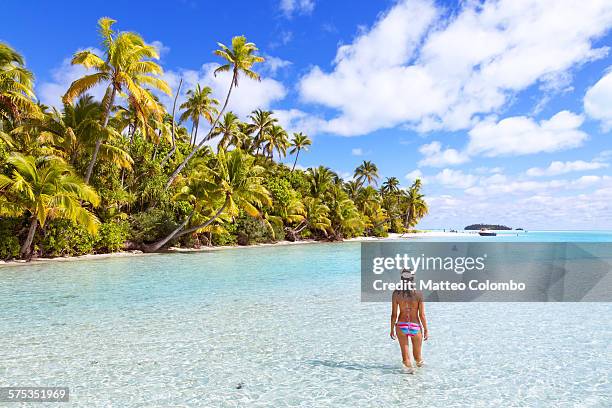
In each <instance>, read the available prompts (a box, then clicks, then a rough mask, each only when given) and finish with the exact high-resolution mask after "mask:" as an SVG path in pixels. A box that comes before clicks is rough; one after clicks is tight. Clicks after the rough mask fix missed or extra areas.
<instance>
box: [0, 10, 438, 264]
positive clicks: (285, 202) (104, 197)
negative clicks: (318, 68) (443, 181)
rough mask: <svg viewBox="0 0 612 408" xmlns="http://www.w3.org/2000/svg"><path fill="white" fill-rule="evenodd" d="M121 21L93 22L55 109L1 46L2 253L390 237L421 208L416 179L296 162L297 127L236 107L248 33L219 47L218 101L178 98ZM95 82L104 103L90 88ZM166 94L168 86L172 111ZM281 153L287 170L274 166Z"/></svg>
mask: <svg viewBox="0 0 612 408" xmlns="http://www.w3.org/2000/svg"><path fill="white" fill-rule="evenodd" d="M114 24H115V21H114V20H111V19H109V18H103V19H101V20H100V21H99V32H100V35H101V36H102V47H101V49H102V50H103V53H102V54H101V55H97V54H94V53H93V52H91V51H81V52H77V53H76V54H75V55H74V57H73V59H72V63H73V64H78V65H82V66H84V67H85V68H87V74H86V75H85V76H84V77H82V78H79V79H77V80H76V81H74V82H73V83H72V84H71V85H70V87H69V88H68V89H67V90H66V93H65V95H64V97H63V104H64V105H63V108H62V109H61V110H58V109H55V108H50V107H47V106H44V105H41V104H40V103H38V102H37V99H36V96H35V94H34V91H33V75H32V73H31V72H29V71H28V70H27V68H26V66H25V61H24V59H23V57H22V56H21V55H20V54H18V53H17V52H16V51H15V50H13V49H12V48H11V47H10V46H8V45H7V44H2V43H0V258H2V259H10V258H16V257H23V258H26V259H29V258H31V257H32V256H66V255H79V254H85V253H100V252H112V251H119V250H122V249H142V250H145V251H157V250H160V249H162V248H165V247H168V246H170V245H175V246H191V247H198V246H202V245H235V244H241V245H246V244H252V243H260V242H270V241H275V240H282V239H288V240H299V239H304V238H312V239H321V240H340V239H343V238H347V237H354V236H359V235H372V236H385V235H386V234H387V233H388V232H403V231H407V230H409V229H410V228H411V227H413V226H414V225H415V224H416V223H417V222H418V221H419V219H420V218H422V217H423V216H424V215H425V214H426V213H427V205H426V203H425V201H424V197H423V195H422V194H421V193H420V189H421V183H420V181H419V180H417V181H416V182H415V183H414V184H413V185H412V186H411V187H410V188H408V189H402V188H400V185H399V184H400V183H399V180H398V179H397V178H395V177H389V178H387V179H386V180H385V181H384V182H383V183H382V185H381V186H380V188H378V182H379V174H378V169H377V167H376V165H375V164H374V163H372V162H369V161H364V162H363V163H362V164H361V165H360V166H359V167H357V169H355V175H354V178H353V179H352V180H349V181H344V180H342V179H341V178H340V177H339V176H338V174H336V173H334V172H332V171H331V170H330V169H329V168H327V167H324V166H319V167H315V168H309V169H308V170H306V171H302V170H299V169H297V168H296V164H297V163H298V159H299V158H300V154H302V155H303V154H305V153H306V152H307V151H308V148H309V146H310V145H311V143H312V142H311V140H310V139H309V138H308V136H306V135H305V134H303V133H294V134H293V135H289V134H288V133H287V132H286V131H285V130H284V129H283V128H282V126H281V125H280V124H279V122H278V120H277V119H276V118H275V117H274V113H273V112H271V111H263V110H260V109H258V110H256V111H254V112H252V114H251V115H249V117H248V118H246V121H242V120H241V119H240V118H239V117H238V116H236V115H235V114H234V113H233V112H231V111H228V110H227V108H228V102H229V100H230V99H231V94H232V90H233V89H234V88H236V87H239V86H240V79H241V78H243V77H248V78H250V79H254V80H259V75H258V74H257V73H256V71H254V70H253V68H254V66H256V64H258V63H260V62H262V61H263V58H262V57H260V56H259V55H257V52H258V49H257V47H256V46H255V44H253V43H249V42H248V41H247V40H246V38H245V37H242V36H240V37H234V38H233V39H232V42H231V44H230V45H229V46H225V45H223V44H220V48H219V49H218V50H216V51H215V52H214V54H215V55H216V56H218V57H220V58H221V60H222V65H220V66H219V68H218V69H217V70H216V72H217V73H218V72H229V73H230V74H231V75H230V77H231V81H230V82H229V83H228V84H227V93H226V95H225V97H224V99H223V100H222V101H219V100H216V99H214V98H212V96H211V95H212V90H211V89H210V88H209V87H207V86H200V85H197V86H196V87H195V89H190V90H188V91H187V92H186V96H187V99H186V100H185V101H184V102H182V103H180V104H177V103H176V100H177V97H178V95H179V92H180V87H181V85H182V80H181V82H180V84H179V89H177V90H175V91H173V90H171V89H170V87H169V86H168V84H167V83H166V82H164V80H163V79H162V77H161V74H162V73H163V71H162V67H161V66H160V65H159V64H158V63H157V60H158V55H157V51H156V50H155V48H154V47H152V46H151V45H149V44H147V43H146V42H145V41H144V40H143V39H142V38H141V37H140V36H139V35H138V34H136V33H132V32H117V31H115V30H114V28H113V26H114ZM100 84H101V85H103V86H104V87H106V93H105V95H104V97H103V98H102V100H100V101H96V100H94V98H93V97H91V96H90V95H88V94H87V92H88V90H90V89H91V88H92V87H93V86H95V85H100ZM160 92H161V93H166V94H168V95H174V106H172V107H171V110H170V111H167V110H166V107H165V106H163V105H162V104H161V103H160V102H159V99H158V98H157V96H156V95H159V93H160ZM177 105H178V106H177ZM198 129H200V130H201V129H207V131H201V132H200V134H198ZM205 132H206V134H202V133H205ZM214 142H216V146H214V147H215V148H214V149H213V148H211V147H210V146H211V145H212V143H214ZM287 154H290V155H293V157H292V162H291V167H289V166H286V165H284V164H282V163H279V162H277V161H275V160H279V161H280V159H282V158H284V157H286V155H287Z"/></svg>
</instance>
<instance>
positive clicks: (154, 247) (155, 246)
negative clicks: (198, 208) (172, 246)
mask: <svg viewBox="0 0 612 408" xmlns="http://www.w3.org/2000/svg"><path fill="white" fill-rule="evenodd" d="M194 213H195V210H193V211H192V212H191V214H189V215H188V216H187V218H185V220H184V221H183V222H182V223H181V224H180V225H179V226H178V227H176V229H175V230H174V231H172V232H171V233H170V234H168V235H167V236H166V237H165V238H163V239H160V240H159V241H157V242H155V243H153V244H151V245H145V246H144V248H143V249H144V251H145V252H155V251H157V250H158V249H159V248H161V247H162V246H164V245H165V244H166V243H167V242H168V241H170V240H171V239H172V238H174V236H175V235H176V234H178V233H179V232H180V231H181V230H182V229H183V228H185V225H187V224H188V223H189V221H190V220H191V217H193V214H194Z"/></svg>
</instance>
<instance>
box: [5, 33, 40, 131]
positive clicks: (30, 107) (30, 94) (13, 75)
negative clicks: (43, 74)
mask: <svg viewBox="0 0 612 408" xmlns="http://www.w3.org/2000/svg"><path fill="white" fill-rule="evenodd" d="M33 83H34V76H33V75H32V73H31V72H30V71H28V70H27V69H26V68H25V61H24V59H23V57H22V56H21V55H20V54H19V53H18V52H17V51H15V50H14V49H12V48H11V47H10V46H8V45H7V44H4V43H0V119H13V120H15V121H19V120H20V119H21V118H22V117H24V116H37V115H38V114H39V113H40V109H39V107H38V106H37V105H36V103H35V102H34V89H33Z"/></svg>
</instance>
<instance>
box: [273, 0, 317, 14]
mask: <svg viewBox="0 0 612 408" xmlns="http://www.w3.org/2000/svg"><path fill="white" fill-rule="evenodd" d="M314 6H315V1H314V0H280V5H279V7H280V9H281V11H282V12H283V14H284V15H285V16H286V17H287V18H291V17H292V16H293V15H294V14H310V13H312V11H313V10H314Z"/></svg>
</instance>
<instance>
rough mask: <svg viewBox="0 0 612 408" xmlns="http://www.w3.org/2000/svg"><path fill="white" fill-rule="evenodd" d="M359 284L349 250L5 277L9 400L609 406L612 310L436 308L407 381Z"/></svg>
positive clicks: (2, 344) (11, 270) (4, 357)
mask: <svg viewBox="0 0 612 408" xmlns="http://www.w3.org/2000/svg"><path fill="white" fill-rule="evenodd" d="M359 279H360V274H359V244H356V243H345V244H321V245H298V246H285V247H262V248H241V249H236V250H223V251H215V252H208V253H190V254H170V255H151V256H140V257H129V258H115V259H101V260H90V261H75V262H57V263H47V264H35V265H28V266H14V267H3V268H0V283H1V284H0V334H1V335H0V386H8V385H21V386H25V385H40V386H52V385H57V386H69V387H70V391H71V402H72V404H73V405H75V406H85V407H98V406H120V407H157V406H159V407H167V406H208V407H243V406H252V407H272V406H273V407H282V406H296V407H314V406H317V407H325V406H340V407H345V406H350V407H384V406H406V405H411V406H451V407H452V406H466V405H467V406H555V407H557V406H580V407H583V406H602V407H603V406H610V404H611V402H612V401H611V400H610V394H611V393H612V386H611V385H610V374H611V367H612V350H611V348H610V343H611V342H610V340H611V338H612V337H611V335H612V329H611V328H610V317H611V316H612V305H610V304H608V303H577V304H571V303H514V304H500V303H465V304H459V303H432V304H428V310H427V316H428V320H429V325H430V331H431V339H430V340H429V341H428V342H427V343H426V344H425V346H424V357H425V360H426V367H424V368H422V369H419V370H418V371H417V372H416V374H414V375H409V374H406V373H405V372H404V371H403V370H402V369H401V359H400V356H399V349H398V346H397V343H396V342H394V341H392V340H390V339H389V337H388V332H389V305H388V304H365V303H361V302H360V300H359V299H360V293H359V289H360V281H359ZM53 406H54V405H53Z"/></svg>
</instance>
